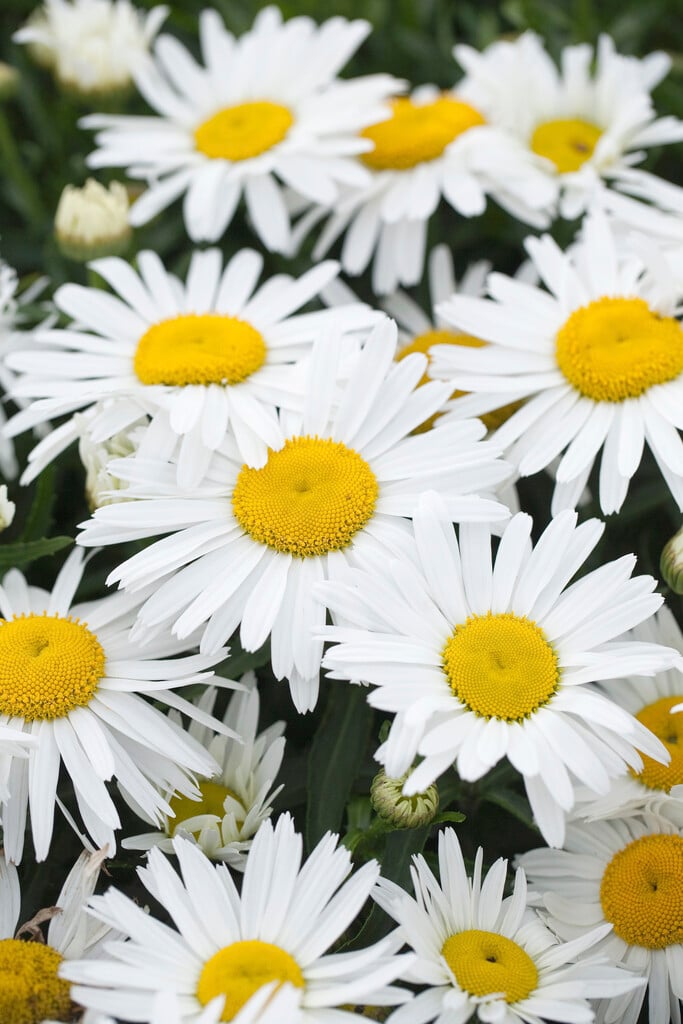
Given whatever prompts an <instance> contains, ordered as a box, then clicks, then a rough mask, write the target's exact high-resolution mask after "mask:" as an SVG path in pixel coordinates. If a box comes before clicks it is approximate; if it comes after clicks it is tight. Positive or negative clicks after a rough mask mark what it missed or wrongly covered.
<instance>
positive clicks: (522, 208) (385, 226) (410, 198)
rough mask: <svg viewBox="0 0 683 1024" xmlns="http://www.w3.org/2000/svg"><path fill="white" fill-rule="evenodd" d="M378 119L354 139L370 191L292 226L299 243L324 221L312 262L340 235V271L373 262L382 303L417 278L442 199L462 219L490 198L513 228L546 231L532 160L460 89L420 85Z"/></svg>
mask: <svg viewBox="0 0 683 1024" xmlns="http://www.w3.org/2000/svg"><path fill="white" fill-rule="evenodd" d="M375 120H376V123H374V124H372V125H370V126H369V127H367V128H364V129H363V131H362V132H361V133H360V136H361V137H362V138H363V139H364V140H367V141H369V142H371V143H372V148H370V149H369V151H368V152H365V153H363V154H361V156H360V157H359V160H360V162H361V163H362V164H364V165H365V166H366V167H367V168H369V170H370V171H371V172H372V179H371V181H370V182H369V184H368V185H367V186H365V187H357V188H350V189H347V190H346V193H345V194H344V195H343V196H342V197H341V198H340V200H339V201H338V202H337V203H335V204H334V205H333V206H332V210H331V211H330V210H329V209H325V208H324V207H322V206H319V207H317V208H314V209H313V210H311V211H310V212H309V213H307V214H304V216H303V217H302V218H301V220H300V221H299V223H298V224H297V228H296V232H295V237H296V238H297V239H298V238H299V237H303V236H304V235H305V234H306V233H307V232H308V231H309V230H310V228H311V227H312V226H313V224H315V223H316V222H317V221H319V220H320V219H321V217H323V216H325V215H326V214H327V213H330V216H329V220H328V221H327V224H326V225H325V228H324V229H323V231H322V233H321V235H320V238H319V240H318V242H317V244H316V246H315V248H314V250H313V255H314V258H316V259H318V258H320V256H322V255H324V254H325V253H326V252H327V251H328V250H329V249H330V247H331V246H332V245H333V244H334V242H335V241H336V240H337V239H338V238H339V237H340V236H341V235H342V234H344V233H345V237H344V242H343V244H342V249H341V262H342V266H343V268H344V270H345V271H346V273H347V274H350V275H352V276H355V275H357V274H362V273H363V271H364V270H365V268H366V267H367V266H368V264H369V263H370V260H371V259H372V258H373V254H374V263H373V272H372V287H373V290H374V291H375V292H376V293H377V294H380V295H381V294H385V293H387V292H393V291H394V290H395V289H396V287H397V286H398V285H414V284H417V283H418V281H419V280H420V279H421V277H422V271H423V266H424V256H425V247H426V241H427V227H428V224H429V219H430V217H431V216H432V215H433V214H434V213H435V211H436V209H437V207H438V206H439V203H440V202H441V200H442V198H443V199H445V200H446V202H447V203H449V204H450V206H452V207H453V209H455V210H456V212H457V213H459V214H460V215H461V216H463V217H474V216H479V215H480V214H482V213H483V212H484V210H485V209H486V202H487V198H488V197H489V196H490V197H491V198H492V199H495V200H496V201H497V202H498V203H499V204H500V205H501V206H502V207H504V208H505V209H506V210H508V211H509V212H510V213H512V215H513V216H514V217H516V218H517V219H518V220H521V221H524V222H525V223H527V224H532V225H534V226H535V227H545V226H546V225H547V224H548V217H547V213H546V208H547V207H548V206H549V204H550V203H551V202H552V198H553V192H554V189H553V186H552V183H551V182H549V181H548V180H547V176H546V175H545V174H544V173H543V172H542V171H541V170H539V168H538V167H537V166H536V165H537V163H538V161H537V160H536V158H535V157H533V156H532V157H530V156H529V155H528V153H527V151H526V148H525V147H524V146H522V145H521V144H520V143H519V142H518V140H517V139H515V138H514V136H512V135H511V134H510V133H509V132H506V131H500V130H499V129H498V128H496V127H495V126H494V125H492V124H489V123H488V122H487V119H486V118H485V117H484V116H483V115H482V113H481V112H480V111H479V110H478V109H477V108H476V106H473V105H472V104H471V103H469V102H468V101H466V100H465V98H464V97H463V96H461V95H460V92H459V89H456V90H454V91H446V92H442V91H440V90H439V89H437V88H436V86H431V85H428V86H421V87H420V88H419V89H416V90H415V92H414V93H413V94H412V95H411V96H400V97H398V98H395V99H394V100H393V101H392V104H391V108H390V113H389V116H388V117H387V116H386V115H385V116H383V117H382V118H376V119H375Z"/></svg>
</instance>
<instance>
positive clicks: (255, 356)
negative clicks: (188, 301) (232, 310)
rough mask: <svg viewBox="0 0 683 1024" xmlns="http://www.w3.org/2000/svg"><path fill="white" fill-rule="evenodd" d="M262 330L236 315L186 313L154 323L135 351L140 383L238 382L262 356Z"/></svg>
mask: <svg viewBox="0 0 683 1024" xmlns="http://www.w3.org/2000/svg"><path fill="white" fill-rule="evenodd" d="M266 351H267V350H266V343H265V341H264V340H263V337H262V335H261V334H260V333H259V332H258V331H257V330H256V328H255V327H252V326H251V324H248V323H247V322H246V321H245V320H240V319H239V318H238V317H236V316H222V315H220V314H218V313H204V314H202V315H201V316H197V315H195V314H194V313H188V314H186V315H184V316H177V317H173V319H171V320H162V321H161V323H158V324H154V325H153V326H152V327H150V328H149V330H148V331H145V333H144V334H143V335H142V337H141V338H140V340H139V342H138V347H137V350H136V352H135V357H134V360H133V366H134V369H135V374H136V376H137V378H138V380H140V381H141V382H142V383H143V384H168V385H176V386H179V387H183V386H185V385H188V384H224V385H225V384H241V383H242V381H243V380H246V379H247V377H250V376H251V375H252V373H256V371H257V370H259V369H260V368H261V367H262V366H263V364H264V362H265V359H266Z"/></svg>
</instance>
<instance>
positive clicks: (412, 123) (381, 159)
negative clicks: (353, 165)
mask: <svg viewBox="0 0 683 1024" xmlns="http://www.w3.org/2000/svg"><path fill="white" fill-rule="evenodd" d="M391 107H392V113H391V117H390V118H389V119H388V120H387V121H380V122H379V124H373V125H370V127H368V128H364V129H363V131H362V132H361V136H362V138H364V139H370V141H371V142H374V144H375V148H374V149H371V150H370V151H369V152H368V153H363V154H361V160H362V161H363V163H364V164H366V165H367V166H368V167H372V168H373V170H375V171H407V170H408V169H409V168H411V167H416V166H417V164H421V163H424V162H425V161H428V160H436V158H437V157H439V156H441V154H442V153H443V151H444V150H445V148H446V146H448V145H449V144H450V143H451V142H453V140H454V139H457V138H458V136H459V135H462V134H463V132H466V131H467V130H468V129H469V128H475V127H476V126H477V125H482V124H485V121H484V118H483V117H482V116H481V114H480V113H479V111H478V110H475V108H474V107H471V106H470V105H469V103H462V102H461V101H460V100H456V99H455V98H454V97H453V96H447V95H442V96H439V97H438V98H437V99H435V100H432V102H431V103H419V104H418V103H413V101H412V100H410V99H407V98H405V97H402V98H401V99H396V100H394V101H393V102H392V104H391Z"/></svg>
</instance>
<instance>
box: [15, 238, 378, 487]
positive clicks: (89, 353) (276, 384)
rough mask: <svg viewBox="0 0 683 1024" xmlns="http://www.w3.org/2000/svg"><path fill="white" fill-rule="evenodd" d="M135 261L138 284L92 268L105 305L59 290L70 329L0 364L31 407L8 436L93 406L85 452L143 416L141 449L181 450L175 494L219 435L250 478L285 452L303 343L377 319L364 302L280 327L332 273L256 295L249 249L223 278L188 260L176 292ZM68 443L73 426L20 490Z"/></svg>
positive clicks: (107, 265)
mask: <svg viewBox="0 0 683 1024" xmlns="http://www.w3.org/2000/svg"><path fill="white" fill-rule="evenodd" d="M137 263H138V268H139V276H138V274H136V272H135V271H134V270H133V269H132V267H131V266H130V265H129V264H128V263H126V262H125V260H122V259H118V258H116V257H111V258H108V259H102V260H95V261H93V262H92V263H91V264H90V267H91V269H92V270H94V271H95V272H96V273H97V274H99V275H100V276H101V277H103V278H104V279H105V280H106V281H107V282H108V283H109V284H110V285H111V287H112V288H113V289H114V291H115V292H117V293H118V295H117V296H114V295H108V294H107V293H105V292H103V291H102V290H101V289H99V288H85V287H82V286H81V285H74V284H68V285H64V286H63V287H62V288H59V289H58V290H57V293H56V295H55V303H56V305H57V307H58V309H60V310H61V311H62V312H63V313H65V314H66V315H67V316H70V317H72V318H73V320H74V321H75V322H76V323H75V325H74V326H71V327H69V328H68V329H53V330H47V331H37V332H36V334H35V339H36V341H38V342H40V343H41V347H40V348H38V349H32V350H24V351H22V352H20V353H19V352H17V353H13V354H11V355H10V357H9V358H8V366H9V367H10V368H11V370H12V371H19V372H20V373H21V377H20V379H19V381H18V382H17V383H16V384H15V386H14V388H13V390H12V394H13V395H16V396H19V397H20V398H21V399H22V400H26V399H27V398H31V399H38V401H34V402H32V404H31V406H30V408H28V409H26V410H25V411H22V412H20V413H18V414H17V415H16V416H14V417H13V419H12V420H11V421H10V424H9V426H8V428H6V429H7V431H8V433H9V434H10V435H15V434H19V433H21V432H22V431H23V430H26V429H27V427H29V426H33V425H34V424H36V423H43V422H45V421H48V420H52V419H54V418H55V417H58V416H62V415H64V414H69V413H72V412H73V410H75V409H88V408H92V407H93V406H94V407H95V409H96V412H95V414H93V419H92V422H91V424H90V435H91V438H92V440H93V441H94V442H96V443H97V442H101V441H104V440H107V439H108V438H109V437H111V436H112V435H113V434H115V433H116V432H118V431H120V430H123V429H126V428H127V427H129V426H130V425H131V424H132V423H133V422H135V421H136V420H137V419H138V418H139V417H140V415H141V414H142V413H149V414H150V415H154V414H156V417H157V418H156V420H155V424H154V425H153V432H152V434H151V436H150V438H149V440H148V449H149V451H151V452H158V451H166V450H172V448H173V445H174V444H175V442H176V441H178V442H179V443H180V453H179V458H178V473H179V483H180V485H181V486H184V487H193V486H194V485H195V484H197V483H198V482H199V480H200V479H201V475H202V473H203V471H204V469H205V467H206V465H207V462H208V461H209V459H210V458H211V453H212V451H213V450H214V449H215V448H217V447H218V445H219V444H220V443H221V441H222V440H223V438H224V436H225V433H226V431H227V430H230V431H231V433H232V435H233V436H234V437H235V438H236V441H237V445H238V448H239V451H240V454H241V457H242V459H243V461H244V462H246V463H247V464H248V465H250V466H260V465H263V463H264V462H265V460H266V457H267V452H268V448H274V449H277V448H281V447H282V444H283V443H284V437H283V435H282V431H281V429H280V426H279V424H278V420H277V417H276V414H275V407H276V405H278V406H280V407H285V408H288V407H291V406H292V404H294V405H296V403H297V394H296V392H297V376H296V374H297V366H296V364H297V362H298V361H300V360H301V358H302V356H304V355H305V354H306V353H307V352H310V348H311V345H312V343H313V340H314V339H315V338H316V337H317V336H318V335H320V333H321V331H323V330H325V329H328V330H331V329H332V325H333V324H334V330H335V332H336V333H337V334H343V333H344V332H345V331H355V330H358V329H362V328H367V327H368V326H370V325H371V324H372V323H375V322H376V321H377V318H378V314H377V313H375V312H374V311H372V310H371V309H369V308H368V307H367V306H365V305H364V304H362V303H355V304H354V305H353V306H350V307H343V308H340V309H337V310H335V311H334V312H332V311H329V310H322V311H320V312H315V313H304V314H302V315H299V316H292V314H293V313H294V312H295V311H296V310H297V309H299V308H300V307H301V306H303V305H305V304H306V303H307V302H309V301H310V300H311V299H313V298H314V297H315V296H316V295H317V293H318V292H319V291H320V289H321V287H323V286H324V285H325V284H328V283H329V281H330V280H331V279H332V278H333V277H334V276H335V274H336V273H337V269H338V267H337V264H335V263H334V262H332V261H328V262H326V263H323V264H321V265H320V266H317V267H315V268H313V269H312V270H309V271H308V272H307V273H305V274H304V275H303V276H302V277H300V278H299V279H298V280H293V279H292V278H291V277H289V276H288V275H284V274H281V275H277V276H276V277H273V278H271V279H270V280H268V281H266V282H265V283H264V284H263V285H262V286H261V287H260V288H258V289H256V290H254V289H255V286H256V282H257V280H258V277H259V274H260V272H261V267H262V265H263V259H262V257H261V256H260V255H259V254H258V253H256V252H254V251H253V250H252V249H242V250H240V252H238V253H237V254H236V255H235V256H233V258H232V259H231V260H230V262H229V263H228V264H227V266H226V267H225V269H223V265H222V264H223V260H222V256H221V253H220V252H219V250H218V249H209V250H204V251H201V252H195V253H194V254H193V256H192V259H191V261H190V267H189V270H188V274H187V280H186V282H185V285H184V286H183V285H182V284H181V283H180V282H179V281H178V279H177V278H176V277H175V276H174V275H172V274H169V273H167V271H166V270H165V269H164V267H163V265H162V263H161V261H160V259H159V257H158V256H157V255H156V254H155V253H153V252H141V253H139V254H138V257H137ZM46 346H47V347H46ZM298 390H299V391H300V390H301V385H300V384H299V386H298ZM113 400H115V401H113ZM299 402H300V396H299ZM103 403H104V404H103ZM78 434H79V426H78V421H77V420H76V419H75V418H74V417H73V416H72V417H71V418H70V419H69V420H67V421H66V423H64V424H62V426H60V427H58V428H57V430H55V431H52V433H51V434H50V435H49V436H48V437H47V438H46V439H45V441H44V442H43V443H42V444H39V445H38V446H37V447H36V448H35V449H34V450H33V451H32V452H31V454H30V456H29V466H28V468H27V469H26V470H25V472H24V474H23V476H22V482H24V483H27V482H28V481H29V480H32V479H33V478H34V477H35V476H36V475H37V474H38V473H40V472H41V470H42V469H43V467H44V466H45V465H46V464H47V462H49V461H50V460H52V459H54V458H55V457H56V455H57V454H59V452H60V451H62V450H63V449H64V448H65V447H66V446H67V445H69V444H71V442H72V441H73V440H74V439H75V438H76V437H77V436H78Z"/></svg>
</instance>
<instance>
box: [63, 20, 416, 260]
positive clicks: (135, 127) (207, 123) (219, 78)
mask: <svg viewBox="0 0 683 1024" xmlns="http://www.w3.org/2000/svg"><path fill="white" fill-rule="evenodd" d="M369 31H370V24H369V23H368V22H367V21H361V20H356V21H347V20H346V19H345V18H339V17H336V18H330V19H329V20H328V21H326V22H324V23H323V24H322V25H320V26H318V25H316V24H315V22H313V21H312V20H311V19H310V18H306V17H299V18H292V19H290V20H289V21H287V22H285V23H283V21H282V14H281V13H280V11H279V10H278V9H277V8H276V7H267V8H265V9H264V10H262V11H260V12H259V14H258V15H257V16H256V19H255V21H254V25H253V27H252V29H251V30H250V31H249V32H246V33H245V34H244V35H243V36H241V37H240V38H239V39H236V38H235V37H234V36H233V35H232V33H230V32H228V31H227V29H226V28H225V26H224V24H223V22H222V21H221V18H220V16H219V15H218V13H217V12H216V11H212V10H204V11H202V12H201V14H200V16H199V35H200V43H201V51H202V59H203V61H204V65H203V66H202V65H200V64H198V63H197V62H196V60H195V59H194V57H193V56H192V55H191V54H190V53H189V52H188V51H187V50H186V49H185V47H183V46H182V45H181V44H180V43H179V42H178V41H177V40H176V39H173V38H172V37H171V36H166V35H164V36H161V38H160V39H159V40H158V41H157V43H156V46H155V49H154V57H155V60H154V61H149V62H148V63H146V64H144V65H142V66H140V67H138V69H137V72H136V74H135V81H136V84H137V86H138V89H139V90H140V92H141V93H142V95H143V97H144V98H145V99H146V100H147V102H148V104H149V105H150V106H151V107H152V108H153V110H154V111H155V114H156V116H154V115H153V116H148V117H138V116H124V117H120V116H110V115H106V114H97V115H93V116H90V117H86V118H84V119H83V121H82V122H81V124H82V125H83V126H84V127H87V128H97V129H101V130H100V132H99V134H98V135H97V136H96V141H97V144H98V146H99V147H100V148H99V149H98V150H96V151H95V152H94V153H93V154H91V156H90V157H89V158H88V161H87V162H88V164H89V166H90V167H96V168H99V167H125V168H126V173H127V174H128V176H129V177H132V178H142V179H143V180H145V181H147V182H148V184H149V188H148V189H147V191H146V192H145V193H144V194H143V195H142V196H141V198H140V199H138V200H137V202H136V203H135V204H134V206H133V207H132V209H131V214H130V216H131V222H132V223H133V224H134V225H139V224H145V223H146V222H147V221H149V220H151V219H152V217H154V216H156V214H157V213H159V212H160V211H161V210H164V209H165V208H166V207H167V206H169V205H170V204H171V203H172V202H174V201H175V200H176V199H177V198H178V197H179V196H181V195H182V194H183V193H184V194H185V200H184V204H183V213H184V218H185V225H186V228H187V231H188V234H189V235H190V238H192V240H193V241H195V242H203V241H215V240H216V239H218V238H220V237H221V235H222V234H223V232H224V231H225V229H226V228H227V226H228V224H229V223H230V221H231V220H232V218H233V215H234V213H235V210H236V208H237V206H238V203H239V201H240V198H241V197H242V195H244V198H245V201H246V207H247V212H248V214H249V217H250V219H251V222H252V225H253V228H254V230H255V231H256V233H257V235H258V236H259V238H260V239H261V241H262V243H263V244H264V246H265V247H266V248H267V249H270V250H274V251H277V252H284V251H285V250H286V249H287V247H288V246H289V243H290V225H289V213H288V210H287V205H286V203H285V198H284V195H283V185H284V186H288V187H291V188H292V189H294V190H295V192H296V193H297V194H298V195H299V196H301V197H303V198H305V199H306V200H307V201H308V202H309V203H311V202H321V203H330V202H333V201H334V200H335V198H336V196H337V192H338V188H339V186H340V185H342V184H344V185H347V184H359V183H361V184H362V183H365V181H366V180H367V179H368V177H369V174H368V172H367V171H366V170H365V169H364V168H363V167H362V165H360V164H358V163H357V162H356V161H355V160H354V159H353V157H354V154H356V153H360V152H363V151H364V150H366V149H368V148H370V144H369V143H368V141H367V140H365V139H361V138H359V136H358V132H359V130H360V129H362V128H363V127H364V126H365V125H368V124H372V123H373V122H374V121H377V120H379V119H380V118H381V117H382V116H383V115H384V113H385V110H386V108H385V106H384V105H383V101H384V100H385V97H386V96H388V95H390V94H391V92H393V91H395V90H396V88H397V87H400V85H401V83H400V82H397V81H396V79H393V78H391V76H389V75H367V76H365V77H362V78H356V79H352V80H351V81H348V82H344V81H340V80H339V79H337V77H336V76H337V73H338V72H339V71H340V70H341V68H342V67H343V65H344V64H345V63H346V61H347V60H348V59H349V58H350V57H351V56H352V54H353V53H354V52H355V50H356V49H357V48H358V46H360V44H361V43H362V42H363V40H364V39H365V37H366V36H367V35H368V33H369Z"/></svg>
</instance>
